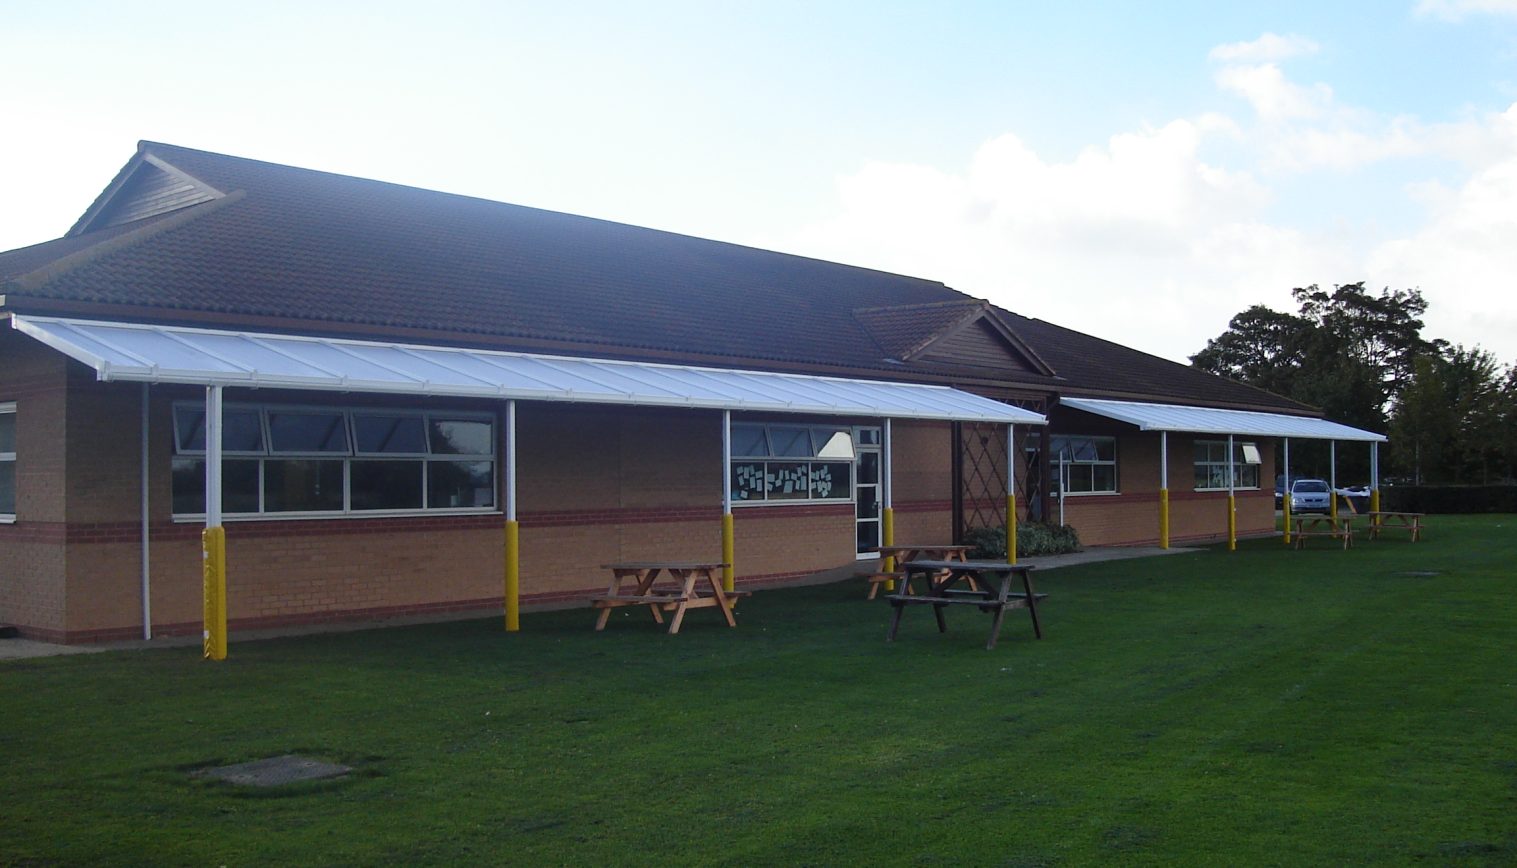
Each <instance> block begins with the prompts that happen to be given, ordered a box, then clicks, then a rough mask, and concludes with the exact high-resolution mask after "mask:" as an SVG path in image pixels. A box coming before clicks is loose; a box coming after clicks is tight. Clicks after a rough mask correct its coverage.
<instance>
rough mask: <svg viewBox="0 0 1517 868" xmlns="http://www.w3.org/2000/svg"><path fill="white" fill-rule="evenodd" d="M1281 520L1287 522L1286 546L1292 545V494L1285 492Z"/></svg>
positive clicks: (1281, 505) (1281, 506)
mask: <svg viewBox="0 0 1517 868" xmlns="http://www.w3.org/2000/svg"><path fill="white" fill-rule="evenodd" d="M1280 520H1281V521H1283V522H1285V544H1286V545H1290V544H1291V493H1290V492H1289V491H1287V492H1285V497H1284V498H1283V499H1282V500H1281V501H1280Z"/></svg>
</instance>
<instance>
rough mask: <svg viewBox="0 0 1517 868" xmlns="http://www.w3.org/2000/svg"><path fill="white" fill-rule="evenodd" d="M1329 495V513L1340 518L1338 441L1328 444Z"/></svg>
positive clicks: (1330, 441) (1331, 441)
mask: <svg viewBox="0 0 1517 868" xmlns="http://www.w3.org/2000/svg"><path fill="white" fill-rule="evenodd" d="M1327 487H1328V489H1329V491H1328V495H1327V502H1328V513H1329V514H1330V515H1331V516H1332V517H1333V518H1337V517H1338V441H1337V440H1329V441H1328V442H1327Z"/></svg>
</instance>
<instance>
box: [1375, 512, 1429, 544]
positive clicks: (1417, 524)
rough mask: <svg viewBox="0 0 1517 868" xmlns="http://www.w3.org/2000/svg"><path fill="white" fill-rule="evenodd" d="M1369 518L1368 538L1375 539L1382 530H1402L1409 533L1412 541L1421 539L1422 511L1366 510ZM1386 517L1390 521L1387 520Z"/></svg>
mask: <svg viewBox="0 0 1517 868" xmlns="http://www.w3.org/2000/svg"><path fill="white" fill-rule="evenodd" d="M1364 515H1365V517H1366V518H1368V519H1369V520H1370V539H1372V540H1373V539H1377V538H1378V537H1379V536H1380V532H1381V531H1382V530H1386V529H1390V530H1404V531H1407V532H1409V533H1410V534H1411V537H1412V542H1417V541H1418V540H1420V539H1422V519H1423V518H1424V517H1425V516H1426V515H1427V513H1423V512H1384V511H1382V512H1366V513H1364ZM1387 519H1389V520H1390V521H1389V522H1387Z"/></svg>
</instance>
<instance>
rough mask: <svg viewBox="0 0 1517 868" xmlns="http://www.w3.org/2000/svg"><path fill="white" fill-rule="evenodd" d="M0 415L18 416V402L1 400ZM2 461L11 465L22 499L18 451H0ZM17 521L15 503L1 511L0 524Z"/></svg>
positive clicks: (16, 492) (17, 434) (17, 493)
mask: <svg viewBox="0 0 1517 868" xmlns="http://www.w3.org/2000/svg"><path fill="white" fill-rule="evenodd" d="M0 415H3V416H12V417H14V416H16V402H15V401H5V402H0ZM20 434H21V432H20V431H19V430H17V431H16V436H17V437H19V436H20ZM0 463H5V464H9V465H10V466H11V478H12V480H13V481H14V484H15V488H16V491H15V496H16V499H17V500H20V499H21V491H20V489H21V480H20V479H17V478H16V475H15V473H16V471H15V467H16V453H15V452H0ZM15 523H16V512H15V509H14V505H13V506H12V511H10V512H0V524H15Z"/></svg>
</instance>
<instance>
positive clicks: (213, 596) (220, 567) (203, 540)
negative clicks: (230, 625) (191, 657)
mask: <svg viewBox="0 0 1517 868" xmlns="http://www.w3.org/2000/svg"><path fill="white" fill-rule="evenodd" d="M200 546H201V554H202V558H203V562H204V568H205V569H204V580H205V636H204V640H205V659H207V660H225V659H226V528H224V527H220V526H217V527H208V528H206V529H205V530H203V531H201V532H200Z"/></svg>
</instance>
